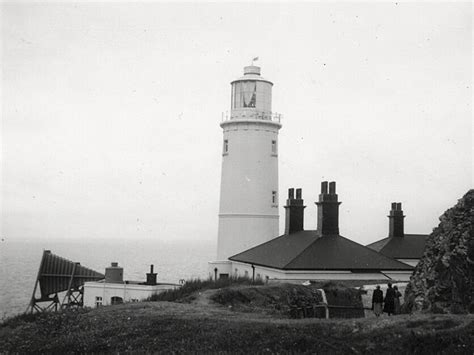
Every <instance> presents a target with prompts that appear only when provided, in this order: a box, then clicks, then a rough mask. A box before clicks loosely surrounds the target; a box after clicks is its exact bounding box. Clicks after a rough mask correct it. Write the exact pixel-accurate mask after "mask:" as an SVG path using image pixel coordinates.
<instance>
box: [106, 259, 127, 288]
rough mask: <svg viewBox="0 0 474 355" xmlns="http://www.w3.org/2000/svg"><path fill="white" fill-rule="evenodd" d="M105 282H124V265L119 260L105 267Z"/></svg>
mask: <svg viewBox="0 0 474 355" xmlns="http://www.w3.org/2000/svg"><path fill="white" fill-rule="evenodd" d="M105 282H107V283H122V282H123V267H121V266H119V265H118V263H117V262H112V263H111V264H110V266H109V267H106V268H105Z"/></svg>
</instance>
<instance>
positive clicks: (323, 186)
mask: <svg viewBox="0 0 474 355" xmlns="http://www.w3.org/2000/svg"><path fill="white" fill-rule="evenodd" d="M321 193H322V194H327V193H328V182H327V181H323V182H322V183H321Z"/></svg>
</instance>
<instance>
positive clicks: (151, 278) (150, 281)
mask: <svg viewBox="0 0 474 355" xmlns="http://www.w3.org/2000/svg"><path fill="white" fill-rule="evenodd" d="M145 284H146V285H156V272H153V265H150V272H148V273H147V274H146V283H145Z"/></svg>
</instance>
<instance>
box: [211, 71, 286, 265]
mask: <svg viewBox="0 0 474 355" xmlns="http://www.w3.org/2000/svg"><path fill="white" fill-rule="evenodd" d="M231 85H232V98H231V111H230V115H229V114H227V115H223V121H222V123H221V124H220V125H221V127H222V129H223V131H224V138H223V147H222V177H221V192H220V207H219V227H218V242H217V260H221V261H225V260H227V258H228V257H230V256H232V255H234V254H236V253H238V252H240V251H242V250H246V249H248V248H250V247H252V246H255V245H258V244H260V243H263V242H266V241H268V240H270V239H272V238H274V237H276V236H277V235H278V232H279V231H278V225H279V222H278V217H279V215H278V130H279V129H280V128H281V124H280V116H279V115H278V114H275V113H272V86H273V84H272V83H271V82H270V81H268V80H266V79H264V78H262V77H261V76H260V68H259V67H257V66H253V65H252V66H248V67H245V68H244V76H243V77H241V78H239V79H237V80H234V81H233V82H232V83H231Z"/></svg>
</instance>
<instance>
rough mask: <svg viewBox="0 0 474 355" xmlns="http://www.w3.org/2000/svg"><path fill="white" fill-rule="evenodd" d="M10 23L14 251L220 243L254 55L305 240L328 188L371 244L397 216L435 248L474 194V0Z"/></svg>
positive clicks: (130, 8) (65, 12)
mask: <svg viewBox="0 0 474 355" xmlns="http://www.w3.org/2000/svg"><path fill="white" fill-rule="evenodd" d="M1 22H2V34H1V39H2V64H1V68H2V78H1V84H2V85H1V89H2V93H1V101H2V127H1V128H2V154H1V158H2V175H1V176H2V180H1V188H2V196H1V197H2V198H1V201H2V215H1V222H2V229H1V237H2V238H6V239H10V240H12V239H21V238H27V239H31V238H64V239H67V238H71V239H72V238H130V239H152V238H155V239H160V240H166V241H172V240H177V239H179V240H183V239H193V240H206V241H212V240H216V238H217V214H218V207H219V206H218V204H219V189H220V172H221V159H222V156H221V152H222V146H221V145H222V129H221V128H220V127H219V123H220V120H221V113H222V112H223V111H227V110H229V109H230V85H229V83H230V81H232V80H233V79H235V78H237V77H239V76H241V75H242V71H243V67H244V66H245V65H249V64H250V60H251V59H252V58H253V57H255V56H258V57H259V58H260V60H259V61H258V62H256V64H258V65H259V66H261V67H262V76H264V77H265V78H267V79H269V80H271V81H273V82H274V87H273V109H274V110H275V111H276V112H279V113H281V114H283V121H282V123H283V128H282V129H281V130H280V136H279V140H280V142H279V159H280V161H279V172H280V201H281V202H283V201H285V198H286V191H287V189H288V188H289V187H301V188H303V198H304V199H305V202H306V205H307V206H308V207H307V208H306V216H305V217H306V218H305V226H306V228H307V229H314V228H315V227H316V206H315V205H314V202H315V201H316V200H317V197H318V193H319V188H320V182H321V181H322V180H335V181H336V182H337V190H338V194H339V199H340V200H341V201H342V205H341V207H340V208H341V210H340V230H341V234H342V235H343V236H345V237H348V238H350V239H352V240H355V241H357V242H360V243H363V244H367V243H369V242H372V241H375V240H377V239H380V238H382V237H385V236H386V235H387V232H388V218H387V217H386V216H387V214H388V211H389V209H390V203H391V202H395V201H396V202H402V203H403V210H404V211H405V214H406V216H407V217H406V219H405V226H406V228H405V231H406V232H409V233H429V232H431V230H432V228H434V227H435V226H437V224H438V217H439V216H440V215H441V214H442V213H443V212H444V211H445V210H446V209H447V208H449V207H451V206H452V205H454V204H455V203H456V201H457V199H458V198H460V197H461V196H462V195H463V194H464V193H466V192H467V190H468V189H469V188H471V186H472V167H473V161H472V152H473V151H472V10H471V4H470V3H468V2H466V3H460V2H456V3H418V4H416V3H408V2H398V3H397V2H390V3H388V2H387V3H383V4H376V3H340V4H333V3H301V4H290V3H282V4H271V3H240V4H230V3H226V4H221V5H218V4H202V3H201V4H196V3H194V4H184V3H180V4H165V3H150V2H148V3H140V4H139V3H125V2H118V3H101V4H95V3H85V2H82V3H76V4H72V3H70V4H60V3H56V4H41V3H40V4H38V3H37V4H33V3H7V4H6V3H3V4H2V18H1ZM281 204H283V203H281ZM283 217H284V209H283V207H282V206H280V226H281V229H280V230H281V231H283V222H284V218H283Z"/></svg>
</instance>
